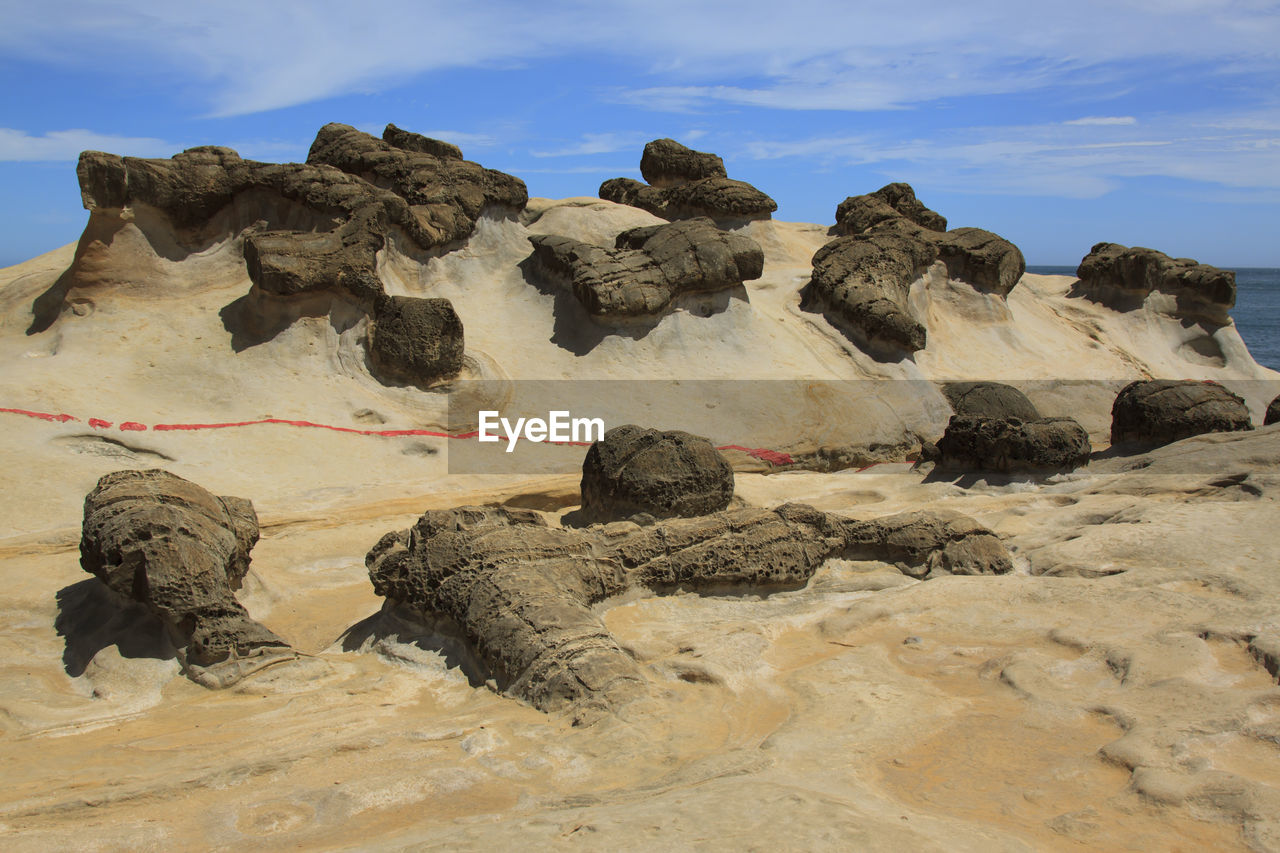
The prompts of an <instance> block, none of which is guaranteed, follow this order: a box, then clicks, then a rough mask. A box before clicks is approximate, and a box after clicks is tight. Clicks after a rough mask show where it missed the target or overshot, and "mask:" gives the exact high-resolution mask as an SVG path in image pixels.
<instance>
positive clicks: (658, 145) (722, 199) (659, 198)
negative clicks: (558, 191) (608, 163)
mask: <svg viewBox="0 0 1280 853" xmlns="http://www.w3.org/2000/svg"><path fill="white" fill-rule="evenodd" d="M640 174H641V175H643V176H644V179H645V180H646V181H649V183H648V184H644V183H641V182H640V181H637V180H635V179H634V178H611V179H610V180H607V181H605V182H604V183H603V184H601V185H600V198H602V199H605V200H606V201H612V202H616V203H618V204H626V205H630V206H631V207H638V208H640V209H641V210H647V211H649V212H650V213H652V214H654V215H655V216H661V217H662V218H663V219H689V218H691V217H697V216H709V217H711V218H712V219H715V220H717V221H742V220H752V219H768V218H769V217H770V216H772V215H773V212H774V211H775V210H777V209H778V204H777V202H775V201H774V200H773V199H771V198H769V196H767V195H765V194H764V193H762V192H760V190H758V189H756V188H755V187H753V186H751V184H748V183H745V182H743V181H735V180H732V179H730V178H729V177H727V175H726V173H725V169H724V162H723V161H722V160H721V159H720V158H719V157H717V156H716V155H715V154H708V153H704V152H702V151H694V150H692V149H690V148H686V147H684V146H683V145H681V144H680V143H678V142H676V141H675V140H674V139H655V140H654V141H653V142H650V143H649V144H647V145H646V146H645V147H644V155H643V156H642V157H641V160H640Z"/></svg>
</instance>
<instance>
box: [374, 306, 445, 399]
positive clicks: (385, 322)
mask: <svg viewBox="0 0 1280 853" xmlns="http://www.w3.org/2000/svg"><path fill="white" fill-rule="evenodd" d="M462 354H463V331H462V321H461V320H460V319H458V314H457V312H455V311H454V310H453V303H451V302H450V301H449V300H448V299H423V298H420V297H417V296H388V297H384V298H383V299H381V300H380V301H379V303H378V308H377V311H376V313H375V314H374V317H373V322H372V323H371V324H370V329H369V361H370V365H371V367H372V368H373V372H374V373H375V374H376V375H377V376H379V377H380V378H382V379H383V380H384V381H390V382H403V383H406V384H409V385H417V386H419V387H426V386H428V385H431V384H433V383H435V382H438V381H440V380H441V379H449V378H451V377H453V376H456V375H457V374H458V371H460V370H461V369H462Z"/></svg>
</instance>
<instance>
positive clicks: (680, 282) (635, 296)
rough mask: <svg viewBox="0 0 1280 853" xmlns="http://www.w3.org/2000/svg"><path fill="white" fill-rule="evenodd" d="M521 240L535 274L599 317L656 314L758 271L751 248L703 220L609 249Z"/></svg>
mask: <svg viewBox="0 0 1280 853" xmlns="http://www.w3.org/2000/svg"><path fill="white" fill-rule="evenodd" d="M529 242H530V243H532V244H533V255H532V256H531V260H532V264H533V267H534V269H535V270H536V272H537V273H538V274H540V275H543V276H546V277H548V278H551V279H553V280H555V281H557V282H559V283H560V284H561V286H563V287H565V288H566V289H568V290H569V291H570V292H572V293H573V295H574V296H575V297H576V298H577V299H578V301H579V302H581V303H582V305H583V306H584V307H585V308H586V309H587V311H588V312H589V313H591V314H593V315H597V316H604V317H635V316H643V315H654V314H659V313H661V312H663V311H664V310H665V309H666V308H667V307H668V306H669V305H670V304H671V300H672V299H673V298H675V297H676V296H677V295H678V294H680V293H692V292H705V291H714V290H723V289H726V288H731V287H737V286H739V285H741V284H742V282H743V281H746V280H749V279H755V278H759V277H760V274H761V272H762V271H763V269H764V252H763V250H761V248H760V246H759V244H757V243H756V242H755V241H754V240H752V239H751V238H750V237H746V236H744V235H741V234H733V233H730V232H727V231H721V230H720V229H718V228H716V226H715V223H714V222H712V221H711V220H710V219H706V218H701V219H689V220H685V221H682V222H673V223H671V224H669V225H656V226H646V227H643V228H633V229H630V230H628V231H624V232H622V233H621V234H619V235H618V237H617V239H616V248H614V249H606V248H604V247H602V246H594V245H591V244H589V243H582V242H580V241H578V240H574V239H571V238H569V237H560V236H555V235H542V234H539V235H534V236H532V237H530V238H529Z"/></svg>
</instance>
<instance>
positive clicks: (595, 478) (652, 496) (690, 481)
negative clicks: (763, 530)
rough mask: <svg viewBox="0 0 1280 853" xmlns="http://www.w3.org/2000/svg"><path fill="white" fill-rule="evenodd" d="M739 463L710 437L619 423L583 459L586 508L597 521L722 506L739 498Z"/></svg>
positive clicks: (693, 512) (702, 512)
mask: <svg viewBox="0 0 1280 853" xmlns="http://www.w3.org/2000/svg"><path fill="white" fill-rule="evenodd" d="M733 483H734V481H733V468H732V467H731V466H730V465H729V462H728V461H727V460H726V459H725V458H724V456H723V455H722V454H721V453H720V451H719V450H716V448H715V447H714V446H713V445H712V444H711V442H710V441H708V440H707V439H705V438H702V437H701V436H696V435H691V434H690V433H687V432H680V431H678V430H673V431H670V432H664V431H661V430H656V429H645V428H644V427H638V426H634V425H631V424H628V425H626V426H619V427H614V428H613V429H611V430H609V431H608V432H607V433H605V435H604V439H603V440H601V441H597V442H595V443H594V444H592V445H591V448H590V449H589V450H588V451H587V455H586V458H585V459H584V460H583V462H582V512H583V514H584V515H585V516H586V517H588V518H590V519H591V520H593V521H615V520H620V519H625V518H630V517H631V516H633V515H638V514H642V513H644V514H648V515H651V516H653V517H654V518H669V517H671V516H686V517H687V516H697V515H707V514H708V513H712V512H717V511H719V510H722V509H724V508H725V507H727V506H728V505H729V501H730V499H732V498H733Z"/></svg>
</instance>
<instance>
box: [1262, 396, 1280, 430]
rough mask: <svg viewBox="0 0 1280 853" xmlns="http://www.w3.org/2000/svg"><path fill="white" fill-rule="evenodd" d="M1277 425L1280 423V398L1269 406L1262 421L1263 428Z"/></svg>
mask: <svg viewBox="0 0 1280 853" xmlns="http://www.w3.org/2000/svg"><path fill="white" fill-rule="evenodd" d="M1275 423H1280V397H1276V398H1275V399H1274V400H1272V401H1271V402H1270V403H1268V404H1267V414H1266V416H1265V417H1264V418H1263V421H1262V425H1263V426H1271V425H1272V424H1275Z"/></svg>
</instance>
